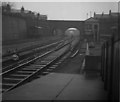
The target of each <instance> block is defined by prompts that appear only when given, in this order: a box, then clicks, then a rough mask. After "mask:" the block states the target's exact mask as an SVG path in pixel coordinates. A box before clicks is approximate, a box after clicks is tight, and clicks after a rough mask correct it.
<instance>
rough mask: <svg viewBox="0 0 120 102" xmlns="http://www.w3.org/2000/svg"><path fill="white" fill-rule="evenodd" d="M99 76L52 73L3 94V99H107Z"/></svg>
mask: <svg viewBox="0 0 120 102" xmlns="http://www.w3.org/2000/svg"><path fill="white" fill-rule="evenodd" d="M106 99H107V92H106V91H104V89H103V82H102V81H101V79H99V78H94V79H86V78H85V77H84V75H79V74H78V75H77V74H60V73H50V74H48V75H46V76H43V77H41V78H39V79H36V80H34V81H32V82H30V83H28V84H25V85H23V86H20V87H18V88H16V89H14V90H12V91H9V92H7V93H5V94H3V100H51V101H52V100H106Z"/></svg>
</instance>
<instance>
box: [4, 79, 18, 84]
mask: <svg viewBox="0 0 120 102" xmlns="http://www.w3.org/2000/svg"><path fill="white" fill-rule="evenodd" d="M19 81H20V80H14V79H13V80H12V79H7V78H6V79H3V80H2V83H3V84H4V83H13V84H14V83H18V82H19Z"/></svg>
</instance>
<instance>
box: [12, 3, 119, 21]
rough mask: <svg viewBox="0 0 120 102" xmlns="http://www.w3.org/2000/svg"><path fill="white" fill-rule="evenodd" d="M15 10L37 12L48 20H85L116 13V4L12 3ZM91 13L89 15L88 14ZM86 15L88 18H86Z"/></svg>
mask: <svg viewBox="0 0 120 102" xmlns="http://www.w3.org/2000/svg"><path fill="white" fill-rule="evenodd" d="M14 3H15V8H18V9H20V8H21V7H22V6H24V8H25V9H26V10H31V11H35V12H39V13H40V14H45V15H47V16H48V19H49V20H85V19H87V18H89V17H90V15H91V16H93V14H94V12H96V13H99V14H100V13H102V12H104V13H107V14H108V13H109V10H112V12H117V11H118V2H55V1H54V2H33V1H32V2H22V1H19V2H14ZM90 12H91V13H90ZM87 13H88V16H87Z"/></svg>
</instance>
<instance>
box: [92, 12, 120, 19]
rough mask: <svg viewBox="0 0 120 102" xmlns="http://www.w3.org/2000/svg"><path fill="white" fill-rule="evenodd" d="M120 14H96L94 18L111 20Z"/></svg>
mask: <svg viewBox="0 0 120 102" xmlns="http://www.w3.org/2000/svg"><path fill="white" fill-rule="evenodd" d="M118 14H119V13H118V12H113V13H110V14H95V16H94V18H97V19H102V18H110V17H118Z"/></svg>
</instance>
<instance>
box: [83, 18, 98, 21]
mask: <svg viewBox="0 0 120 102" xmlns="http://www.w3.org/2000/svg"><path fill="white" fill-rule="evenodd" d="M85 22H98V20H97V19H95V18H93V17H91V18H88V19H87V20H85Z"/></svg>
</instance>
